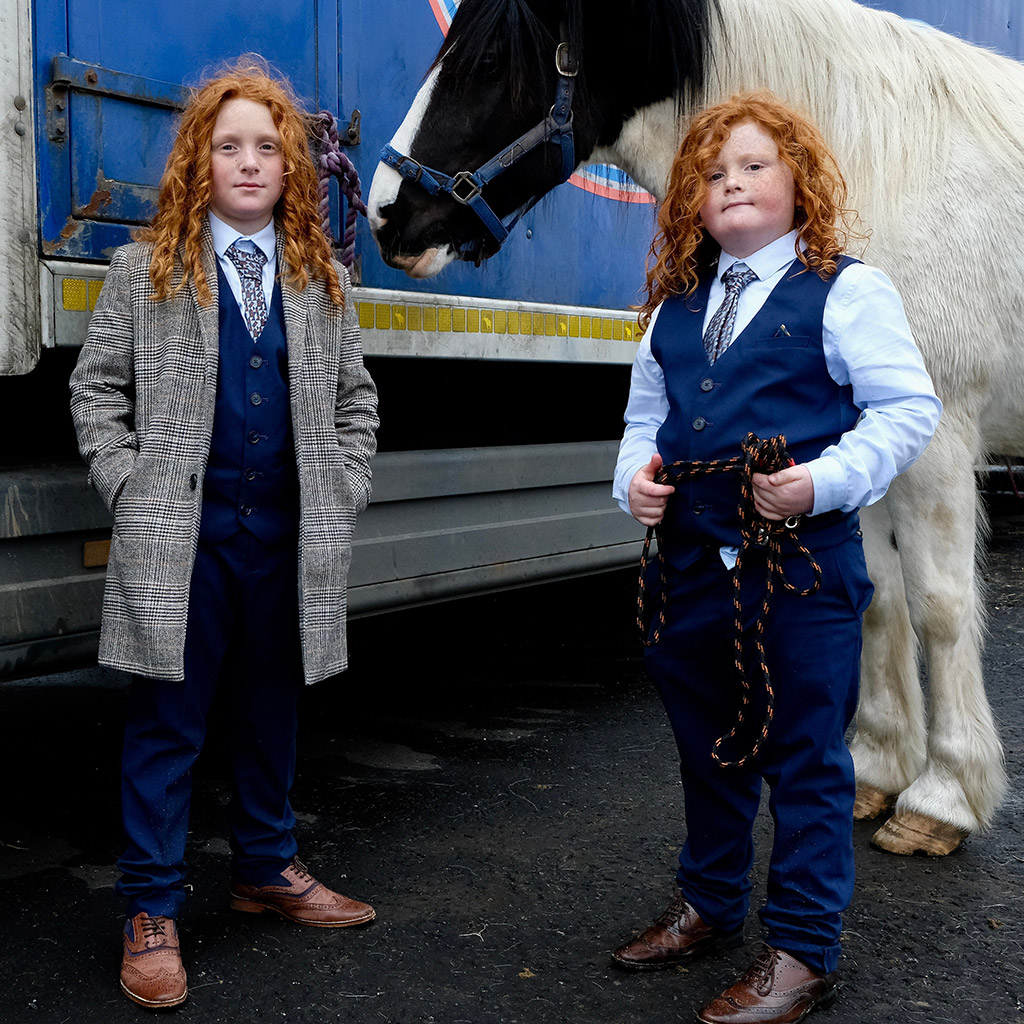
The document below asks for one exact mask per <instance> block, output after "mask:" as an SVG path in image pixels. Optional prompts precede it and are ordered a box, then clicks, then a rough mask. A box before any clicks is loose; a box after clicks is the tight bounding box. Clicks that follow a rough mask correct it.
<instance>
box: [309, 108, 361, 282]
mask: <svg viewBox="0 0 1024 1024" xmlns="http://www.w3.org/2000/svg"><path fill="white" fill-rule="evenodd" d="M312 138H313V142H314V143H315V149H316V152H315V153H314V163H315V164H316V173H317V178H318V179H319V182H320V226H321V227H322V228H323V231H324V234H325V235H327V237H328V238H329V239H331V242H332V243H333V242H334V236H333V234H332V233H331V197H330V182H331V178H332V177H335V178H337V179H338V187H339V189H340V190H341V194H342V195H343V196H344V197H345V205H346V207H347V210H348V212H347V214H346V216H345V230H344V237H343V239H342V242H341V264H342V266H344V267H351V266H352V262H353V260H354V259H355V251H356V219H357V214H359V213H361V214H362V215H363V216H364V217H365V216H366V204H365V203H364V202H363V198H362V186H361V185H360V182H359V172H358V171H357V170H356V168H355V165H354V164H353V163H352V161H351V160H349V158H348V156H346V154H345V153H344V152H343V151H342V148H341V144H340V142H339V141H338V138H339V136H338V122H337V121H336V120H335V118H334V115H333V114H332V113H331V112H330V111H329V110H321V111H320V112H319V113H318V114H317V115H316V116H315V117H314V118H312Z"/></svg>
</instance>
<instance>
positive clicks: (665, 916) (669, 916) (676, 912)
mask: <svg viewBox="0 0 1024 1024" xmlns="http://www.w3.org/2000/svg"><path fill="white" fill-rule="evenodd" d="M684 906H685V900H684V899H683V897H682V894H681V893H679V894H677V895H675V896H673V897H672V902H671V903H670V904H669V905H668V906H667V907H666V908H665V909H664V910H663V911H662V912H661V916H660V917H659V918H658V920H657V924H662V925H670V924H674V923H675V922H676V921H678V920H679V917H680V915H681V914H682V912H683V907H684Z"/></svg>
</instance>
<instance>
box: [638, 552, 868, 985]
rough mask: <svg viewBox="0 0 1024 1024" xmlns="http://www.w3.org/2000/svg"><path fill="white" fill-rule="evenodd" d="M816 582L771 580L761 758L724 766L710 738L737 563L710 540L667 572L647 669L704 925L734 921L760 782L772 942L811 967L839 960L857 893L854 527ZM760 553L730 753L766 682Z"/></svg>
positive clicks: (746, 882) (753, 557)
mask: <svg viewBox="0 0 1024 1024" xmlns="http://www.w3.org/2000/svg"><path fill="white" fill-rule="evenodd" d="M816 558H817V561H818V562H819V564H820V565H821V569H822V586H821V590H820V591H818V593H816V594H814V595H812V596H808V597H798V596H796V595H794V594H791V593H789V592H788V591H785V590H783V589H782V588H781V587H779V586H776V589H775V593H774V595H773V598H772V611H771V614H770V616H769V618H768V621H767V624H766V634H765V651H766V659H765V660H766V663H767V665H768V668H769V670H770V672H771V679H772V683H773V688H774V691H775V711H774V719H773V722H772V725H771V728H770V731H769V734H768V737H767V740H766V741H765V742H764V743H763V744H762V748H761V751H760V753H759V755H758V757H757V758H756V759H755V760H753V761H752V762H750V763H748V764H746V765H744V766H743V767H739V768H736V767H723V766H721V765H719V764H718V763H717V762H715V761H714V760H713V759H712V757H711V752H712V747H713V745H714V742H715V740H716V739H717V738H718V737H720V736H722V735H724V734H726V733H727V732H728V731H729V730H730V729H731V728H732V727H733V726H734V725H735V724H736V720H737V712H738V710H739V707H740V693H741V691H740V684H739V680H738V677H737V672H736V670H735V667H734V664H733V661H734V637H735V624H734V623H735V611H734V608H733V593H734V590H733V573H732V572H731V571H729V570H728V569H726V567H725V566H724V565H723V563H722V560H721V557H720V555H719V553H718V551H717V549H708V550H707V551H706V552H705V553H704V554H703V555H702V556H701V558H700V559H699V560H698V561H697V562H696V563H695V564H694V565H692V566H690V567H689V568H688V569H686V570H684V571H682V572H678V573H673V574H672V575H671V576H670V579H669V593H668V599H669V603H668V611H667V629H663V630H662V636H661V640H660V642H659V643H658V644H657V645H655V646H654V647H649V648H647V654H646V664H647V670H648V674H649V675H650V677H651V679H652V680H653V682H654V684H655V685H656V687H657V689H658V691H659V693H660V695H661V698H662V701H663V702H664V705H665V709H666V711H667V712H668V717H669V721H670V722H671V725H672V729H673V732H674V734H675V738H676V743H677V745H678V748H679V757H680V774H681V777H682V782H683V793H684V798H685V807H686V810H685V814H686V842H685V845H684V846H683V848H682V851H681V852H680V855H679V870H678V874H677V880H678V883H679V886H680V889H681V891H682V894H683V896H684V898H686V899H687V900H688V901H689V902H690V903H691V904H692V905H693V906H694V907H695V908H696V910H697V911H698V913H699V914H700V915H701V917H702V918H703V919H704V920H705V921H706V922H707V923H708V924H711V925H714V926H717V927H719V928H722V929H725V930H734V929H737V928H739V927H740V926H741V924H742V922H743V920H744V918H745V917H746V915H747V911H748V907H749V897H750V888H751V885H750V871H751V867H752V865H753V861H754V847H753V840H752V829H753V824H754V819H755V816H756V814H757V810H758V804H759V802H760V796H761V787H762V781H763V782H767V783H768V786H769V787H770V801H769V809H770V811H771V815H772V818H773V820H774V823H775V836H774V842H773V845H772V851H771V859H770V864H769V871H768V885H767V899H766V903H765V906H764V908H763V909H762V910H761V912H760V917H761V922H762V925H763V927H764V930H765V933H766V935H765V937H766V939H767V941H768V942H769V943H770V944H771V945H773V946H775V947H777V948H779V949H783V950H786V951H787V952H789V953H791V954H792V955H793V956H795V957H797V958H798V959H799V960H802V961H803V962H804V963H806V964H807V965H808V966H810V967H811V968H812V969H814V970H817V971H819V972H822V973H828V972H830V971H833V970H835V968H836V964H837V962H838V958H839V952H840V943H839V935H840V931H841V927H842V920H841V915H842V912H843V911H844V910H845V909H846V907H847V906H848V905H849V903H850V899H851V898H852V895H853V879H854V865H853V800H854V789H855V784H854V777H853V760H852V758H851V756H850V752H849V750H848V749H847V746H846V742H845V738H844V734H845V732H846V729H847V727H848V726H849V724H850V722H851V720H852V718H853V714H854V712H855V710H856V704H857V691H858V684H859V670H860V650H861V620H862V616H863V613H864V611H865V610H866V608H867V606H868V604H869V602H870V600H871V593H872V587H871V582H870V580H869V579H868V576H867V571H866V569H865V566H864V554H863V548H862V545H861V540H860V537H859V536H858V537H854V538H852V539H851V540H850V541H848V542H846V543H844V544H842V545H840V546H839V547H836V548H832V549H829V550H825V551H822V552H818V553H816ZM786 570H787V572H788V574H789V575H790V578H791V579H792V581H793V582H794V583H795V584H797V585H798V586H800V587H801V588H802V587H805V586H806V585H807V584H808V583H809V582H810V580H811V574H810V568H809V566H808V565H807V563H806V562H805V561H804V559H803V557H802V556H800V555H796V556H794V557H792V558H787V559H786ZM764 577H765V572H764V555H763V552H759V551H758V552H751V553H748V554H747V555H745V556H744V566H743V572H742V577H741V579H742V583H743V606H744V634H745V638H746V639H745V647H746V648H747V650H748V656H747V658H746V659H745V666H746V671H747V678H748V680H749V681H750V683H751V690H752V698H753V707H752V709H750V711H748V713H747V715H746V718H747V724H746V726H745V727H744V729H743V731H741V733H740V734H739V735H738V736H736V737H733V738H732V740H730V741H729V744H728V745H727V746H726V747H725V748H724V749H723V750H722V751H721V754H722V756H723V759H725V760H737V759H739V757H740V756H741V755H742V754H744V753H746V752H747V751H749V750H750V748H751V746H752V745H753V742H754V740H755V738H756V737H757V735H759V730H760V726H761V722H762V721H763V716H764V708H765V698H764V685H763V681H762V677H761V674H760V670H759V668H758V664H757V660H756V657H753V658H752V657H751V656H750V655H751V654H753V652H754V648H753V634H752V626H753V622H754V619H755V618H756V615H757V612H758V610H759V609H760V606H761V599H762V597H763V594H764Z"/></svg>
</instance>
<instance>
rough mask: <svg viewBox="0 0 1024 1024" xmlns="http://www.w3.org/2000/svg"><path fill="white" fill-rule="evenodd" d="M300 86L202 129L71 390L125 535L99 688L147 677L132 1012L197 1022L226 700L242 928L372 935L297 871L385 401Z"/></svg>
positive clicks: (181, 135)
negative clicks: (189, 1013) (206, 745)
mask: <svg viewBox="0 0 1024 1024" xmlns="http://www.w3.org/2000/svg"><path fill="white" fill-rule="evenodd" d="M318 200H319V196H318V189H317V180H316V172H315V170H314V167H313V163H312V160H311V158H310V154H309V150H308V148H307V142H306V131H305V124H304V120H303V116H302V115H301V113H300V112H299V109H298V107H297V104H296V102H295V100H294V98H293V96H292V94H291V91H290V88H289V87H288V85H287V83H286V82H285V81H284V80H282V79H279V78H277V77H275V76H274V75H273V74H271V73H270V71H269V69H268V68H267V66H266V64H265V62H263V61H262V60H261V59H259V58H256V57H252V58H243V59H241V60H240V61H239V62H238V64H237V65H236V66H235V67H232V68H230V69H228V70H227V71H226V72H225V73H224V74H222V75H220V76H218V77H216V78H214V79H213V80H211V81H208V82H207V83H206V84H205V85H204V86H203V87H202V88H200V89H199V90H198V91H197V92H196V93H195V95H194V96H193V98H192V100H191V102H190V103H189V105H188V107H187V109H186V110H185V112H184V114H183V116H182V118H181V122H180V125H179V130H178V134H177V137H176V138H175V141H174V145H173V148H172V151H171V155H170V157H169V159H168V161H167V167H166V170H165V173H164V176H163V178H162V180H161V185H160V194H159V200H158V209H157V213H156V216H155V218H154V220H153V222H152V224H151V226H149V227H147V228H144V229H142V230H141V231H139V232H138V233H137V236H136V237H137V241H135V242H134V243H132V244H130V245H126V246H123V247H122V248H120V249H118V250H117V251H116V252H115V253H114V255H113V257H112V259H111V261H110V268H109V270H108V272H107V277H106V281H105V283H104V287H103V291H102V293H101V295H100V298H99V301H98V303H97V305H96V310H95V312H94V314H93V316H92V319H91V321H90V324H89V336H88V340H87V342H86V344H85V346H84V347H83V349H82V353H81V356H80V358H79V361H78V365H77V367H76V369H75V371H74V373H73V375H72V379H71V393H72V399H71V407H72V413H73V416H74V419H75V425H76V429H77V431H78V438H79V445H80V448H81V450H82V454H83V456H84V457H85V459H86V461H87V462H88V463H89V479H90V481H91V483H92V485H93V486H94V487H95V488H96V490H97V491H98V492H99V493H100V495H101V496H102V497H103V498H104V500H105V501H106V503H107V505H108V507H109V508H110V511H111V513H112V515H113V518H114V529H113V535H112V539H111V549H110V561H109V566H108V570H107V580H106V589H105V592H104V605H103V624H102V630H101V637H100V656H99V657H100V662H101V663H102V664H104V665H109V666H111V667H113V668H117V669H120V670H122V671H126V672H130V673H132V676H133V678H132V685H131V691H130V697H129V704H128V712H127V722H126V729H125V742H124V750H123V755H122V815H123V821H124V828H125V834H126V838H127V847H126V849H125V852H124V854H123V855H122V857H121V859H120V861H119V863H118V866H119V869H120V872H121V874H120V878H119V881H118V890H119V892H120V893H121V894H122V895H123V896H124V897H125V899H126V901H127V905H128V913H127V922H126V925H125V928H124V951H123V958H122V966H121V987H122V989H123V991H124V993H125V994H126V995H127V996H128V998H130V999H132V1000H134V1001H135V1002H136V1003H139V1004H141V1005H143V1006H146V1007H150V1008H164V1007H170V1006H176V1005H178V1004H179V1003H181V1002H183V1001H184V1000H185V998H186V996H187V983H186V974H185V970H184V968H183V966H182V962H181V956H180V952H179V945H178V932H177V925H176V919H177V916H178V912H179V910H180V909H181V906H182V904H183V902H184V889H185V841H186V837H187V833H188V819H189V807H190V801H191V787H192V767H193V764H194V763H195V760H196V757H197V756H198V754H199V752H200V750H201V748H202V746H203V742H204V739H205V735H206V728H207V717H208V713H209V709H210V706H211V702H212V700H213V697H214V694H215V692H220V693H221V694H222V695H223V699H224V700H225V701H226V707H227V715H226V718H227V721H228V723H229V726H230V728H231V731H232V736H231V740H232V745H231V768H232V799H231V803H230V805H229V807H228V824H229V830H230V838H231V850H232V885H231V894H230V905H231V907H233V908H234V909H236V910H241V911H247V912H252V913H262V912H264V911H266V910H270V911H273V912H276V913H278V914H281V915H282V916H284V917H285V918H287V919H289V920H291V921H295V922H297V923H299V924H305V925H314V926H319V927H344V926H347V925H355V924H361V923H364V922H367V921H369V920H371V919H372V918H373V916H374V912H373V909H372V908H371V907H370V906H368V905H367V904H365V903H360V902H357V901H355V900H351V899H347V898H346V897H344V896H341V895H339V894H338V893H335V892H332V891H331V890H330V889H327V888H326V887H325V886H323V885H322V884H321V883H320V882H318V881H317V880H316V879H315V878H313V877H312V876H311V875H310V874H309V872H308V871H307V870H306V869H305V867H303V865H302V864H301V862H300V861H298V860H297V859H296V853H297V845H296V842H295V839H294V838H293V836H292V828H293V827H294V824H295V816H294V814H293V813H292V809H291V805H290V802H289V793H290V790H291V786H292V781H293V778H294V772H295V738H296V724H297V723H296V708H297V701H298V696H299V692H300V690H301V688H302V685H303V680H305V682H307V683H315V682H317V681H319V680H321V679H324V678H326V677H328V676H331V675H334V674H336V673H338V672H340V671H342V670H343V669H344V668H345V667H346V665H347V650H346V584H347V573H348V566H349V561H350V558H351V541H352V531H353V527H354V524H355V519H356V514H357V513H358V512H359V511H361V510H362V509H363V508H365V506H366V504H367V502H368V500H369V496H370V460H371V458H372V456H373V454H374V451H375V448H376V442H375V432H376V429H377V425H378V419H377V395H376V389H375V388H374V385H373V381H372V380H371V379H370V377H369V375H368V374H367V372H366V370H365V368H364V367H363V359H362V351H361V347H360V342H359V328H358V321H357V317H356V311H355V306H354V303H353V301H352V297H351V289H350V285H349V280H348V276H347V274H346V272H345V270H344V268H342V267H341V266H340V265H339V264H337V263H335V262H334V261H333V259H332V255H331V250H330V245H329V243H328V241H327V239H326V237H325V235H324V234H323V232H322V231H321V229H320V226H319V214H318Z"/></svg>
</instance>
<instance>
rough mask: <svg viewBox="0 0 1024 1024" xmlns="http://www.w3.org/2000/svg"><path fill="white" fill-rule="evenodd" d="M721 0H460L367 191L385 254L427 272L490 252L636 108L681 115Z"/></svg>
mask: <svg viewBox="0 0 1024 1024" xmlns="http://www.w3.org/2000/svg"><path fill="white" fill-rule="evenodd" d="M714 3H715V0H650V2H647V3H644V2H642V0H632V2H627V3H623V2H621V0H618V2H615V0H463V2H462V4H461V5H460V7H459V9H458V12H457V14H456V15H455V18H454V19H453V21H452V25H451V29H450V31H449V33H448V36H447V38H446V39H445V41H444V43H443V45H442V46H441V50H440V52H439V53H438V55H437V58H436V59H435V61H434V64H433V65H432V67H431V69H430V71H429V73H428V75H427V78H426V80H425V82H424V84H423V86H422V87H421V89H420V91H419V93H418V94H417V96H416V99H415V100H414V102H413V104H412V107H411V108H410V110H409V112H408V114H407V115H406V118H405V120H404V121H403V122H402V125H401V127H400V128H399V129H398V132H397V133H396V134H395V136H394V138H393V139H392V140H391V142H390V144H389V145H388V146H387V147H385V151H384V154H383V155H382V162H381V164H380V165H379V167H378V168H377V172H376V174H375V175H374V179H373V184H372V186H371V188H370V196H369V202H368V206H369V216H370V226H371V230H372V231H373V234H374V237H375V238H376V240H377V244H378V245H379V246H380V250H381V253H382V255H383V257H384V259H385V261H386V262H387V263H389V264H390V265H391V266H393V267H397V268H399V269H401V270H404V271H406V273H408V274H409V275H410V276H411V277H417V278H420V277H430V276H432V275H434V274H436V273H438V272H439V271H440V270H442V269H443V268H444V267H445V266H447V265H448V264H449V263H450V262H452V261H453V260H458V259H463V260H472V261H475V262H479V261H480V260H481V259H486V258H487V257H489V256H493V255H494V254H495V253H496V252H497V251H498V249H499V248H500V245H501V243H502V241H503V240H504V238H505V236H506V235H507V233H508V231H509V230H510V229H511V227H512V225H513V224H514V223H515V222H516V220H517V219H518V217H519V216H521V214H522V213H523V212H525V211H526V210H527V209H529V207H530V206H532V205H533V204H534V203H535V202H537V200H538V199H540V198H541V197H542V196H543V195H544V194H545V193H547V192H549V191H550V190H551V189H553V188H554V187H555V186H556V185H559V184H561V183H562V182H563V181H565V180H566V179H567V178H568V177H569V175H570V174H571V173H572V171H573V170H574V168H575V167H576V166H578V165H579V164H581V163H587V162H592V161H594V160H596V159H599V158H601V155H602V153H603V152H611V151H612V150H613V149H614V147H615V146H616V143H618V142H619V141H620V140H621V139H622V137H623V136H624V134H628V132H629V124H630V121H631V120H632V119H634V118H636V117H637V116H639V115H640V114H641V112H644V111H646V110H649V109H650V108H652V107H654V106H655V105H657V104H659V103H664V104H665V105H666V109H667V116H668V117H669V118H670V119H674V115H675V113H676V111H677V98H678V97H679V95H680V94H681V93H694V92H696V91H697V90H699V89H700V88H701V86H702V84H703V79H704V69H705V62H706V59H707V48H708V39H709V32H708V22H709V20H710V17H711V9H712V6H713V4H714ZM666 131H667V133H668V134H669V135H670V137H672V138H674V137H675V134H676V132H675V125H674V123H671V121H670V123H669V124H668V125H667V126H666ZM625 148H626V150H627V151H628V146H627V147H625ZM617 162H618V163H619V164H620V165H621V164H623V163H624V162H625V161H623V160H622V158H621V157H618V158H617ZM648 163H649V161H647V160H645V161H643V162H642V165H641V166H640V167H639V170H638V171H637V175H638V180H639V181H640V184H642V185H645V186H646V187H648V188H651V187H652V185H653V186H654V188H655V190H656V191H660V190H661V188H662V187H663V185H664V174H662V175H661V180H660V181H656V182H651V183H648V182H647V181H644V180H642V179H643V175H644V174H645V172H646V170H647V165H648ZM624 169H625V170H627V171H630V170H632V169H631V168H630V167H628V166H626V167H625V168H624ZM663 170H664V172H665V173H667V170H668V168H667V166H666V167H665V168H664V169H663Z"/></svg>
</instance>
